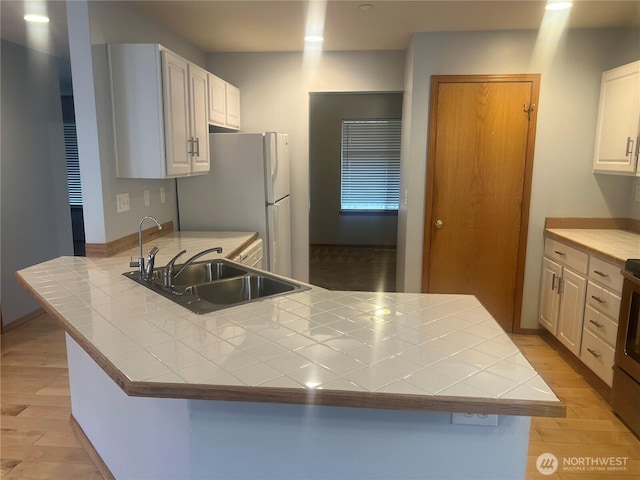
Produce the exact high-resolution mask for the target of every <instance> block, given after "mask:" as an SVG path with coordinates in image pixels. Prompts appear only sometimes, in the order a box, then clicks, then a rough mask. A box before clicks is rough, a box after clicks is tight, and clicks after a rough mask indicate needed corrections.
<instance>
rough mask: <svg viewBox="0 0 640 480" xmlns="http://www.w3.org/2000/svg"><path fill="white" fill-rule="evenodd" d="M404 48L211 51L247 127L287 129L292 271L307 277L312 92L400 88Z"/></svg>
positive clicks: (211, 66) (211, 63) (210, 65)
mask: <svg viewBox="0 0 640 480" xmlns="http://www.w3.org/2000/svg"><path fill="white" fill-rule="evenodd" d="M404 62H405V53H404V52H399V51H393V52H370V51H367V52H324V53H323V54H322V55H321V56H320V57H319V58H309V57H305V56H304V55H303V54H301V53H211V54H209V56H208V57H207V70H209V71H210V72H213V73H215V74H216V75H218V76H220V77H222V78H224V79H225V80H227V81H229V82H231V83H233V84H234V85H237V86H238V87H239V88H240V94H241V115H242V131H243V132H263V131H279V132H283V133H288V134H289V155H290V161H291V197H292V200H291V230H292V250H293V265H292V267H293V276H294V277H295V278H297V279H299V280H302V281H307V280H308V279H309V93H311V92H399V91H402V87H403V83H404Z"/></svg>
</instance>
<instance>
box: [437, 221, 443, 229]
mask: <svg viewBox="0 0 640 480" xmlns="http://www.w3.org/2000/svg"><path fill="white" fill-rule="evenodd" d="M443 225H444V222H443V221H442V220H436V228H442V226H443Z"/></svg>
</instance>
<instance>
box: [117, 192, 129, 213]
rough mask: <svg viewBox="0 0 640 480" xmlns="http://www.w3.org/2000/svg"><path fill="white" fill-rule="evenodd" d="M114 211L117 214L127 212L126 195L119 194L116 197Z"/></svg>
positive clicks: (127, 199) (127, 201)
mask: <svg viewBox="0 0 640 480" xmlns="http://www.w3.org/2000/svg"><path fill="white" fill-rule="evenodd" d="M116 203H117V206H116V211H117V212H118V213H122V212H128V211H129V194H128V193H119V194H117V195H116Z"/></svg>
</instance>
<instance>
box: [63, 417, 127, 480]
mask: <svg viewBox="0 0 640 480" xmlns="http://www.w3.org/2000/svg"><path fill="white" fill-rule="evenodd" d="M69 423H70V424H71V429H72V430H73V433H75V434H76V437H78V441H79V442H80V444H81V445H82V447H83V448H84V449H85V450H86V451H87V453H88V454H89V457H91V460H93V463H94V464H95V466H96V468H97V469H98V471H99V472H100V474H101V475H102V478H104V480H115V479H116V477H114V476H113V474H112V473H111V470H109V467H107V464H106V463H104V460H102V457H101V456H100V454H99V453H98V451H97V450H96V449H95V448H94V446H93V444H92V443H91V440H89V437H87V435H86V434H85V433H84V430H82V427H81V426H80V424H79V423H78V421H77V420H76V419H75V417H74V416H73V414H71V416H70V417H69Z"/></svg>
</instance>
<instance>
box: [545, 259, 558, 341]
mask: <svg viewBox="0 0 640 480" xmlns="http://www.w3.org/2000/svg"><path fill="white" fill-rule="evenodd" d="M561 277H562V266H561V265H559V264H557V263H556V262H554V261H553V260H551V259H549V258H546V257H545V258H543V259H542V282H541V285H540V319H539V320H540V323H541V324H542V325H543V326H544V327H545V328H546V329H547V330H549V331H550V332H551V333H552V334H553V335H554V336H555V335H556V334H557V332H558V307H559V305H560V295H559V293H558V285H559V283H560V278H561Z"/></svg>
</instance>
